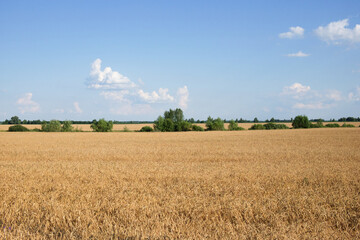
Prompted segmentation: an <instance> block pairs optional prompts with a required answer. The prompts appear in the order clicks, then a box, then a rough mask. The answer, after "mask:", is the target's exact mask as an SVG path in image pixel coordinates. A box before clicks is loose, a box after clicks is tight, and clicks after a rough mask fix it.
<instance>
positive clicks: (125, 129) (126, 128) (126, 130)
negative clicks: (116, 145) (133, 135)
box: [123, 126, 131, 132]
mask: <svg viewBox="0 0 360 240" xmlns="http://www.w3.org/2000/svg"><path fill="white" fill-rule="evenodd" d="M123 132H131V130H130V129H129V128H128V127H127V126H125V127H124V128H123Z"/></svg>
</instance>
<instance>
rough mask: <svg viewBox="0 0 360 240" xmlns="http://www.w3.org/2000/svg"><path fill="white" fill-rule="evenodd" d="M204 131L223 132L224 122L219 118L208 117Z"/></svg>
mask: <svg viewBox="0 0 360 240" xmlns="http://www.w3.org/2000/svg"><path fill="white" fill-rule="evenodd" d="M206 130H209V131H222V130H225V127H224V121H223V120H221V118H217V119H215V120H214V119H212V118H211V117H210V116H209V117H208V119H207V121H206Z"/></svg>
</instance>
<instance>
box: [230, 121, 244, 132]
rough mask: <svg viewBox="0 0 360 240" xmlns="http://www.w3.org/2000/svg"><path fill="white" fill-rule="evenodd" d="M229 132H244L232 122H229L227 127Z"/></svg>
mask: <svg viewBox="0 0 360 240" xmlns="http://www.w3.org/2000/svg"><path fill="white" fill-rule="evenodd" d="M228 129H229V131H239V130H245V129H244V128H242V127H239V125H238V123H237V122H235V121H234V120H230V123H229V126H228Z"/></svg>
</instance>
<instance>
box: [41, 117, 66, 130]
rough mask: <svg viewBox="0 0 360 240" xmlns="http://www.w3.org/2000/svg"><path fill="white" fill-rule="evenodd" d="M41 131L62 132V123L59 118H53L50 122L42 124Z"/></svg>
mask: <svg viewBox="0 0 360 240" xmlns="http://www.w3.org/2000/svg"><path fill="white" fill-rule="evenodd" d="M41 131H43V132H60V131H61V123H60V122H59V121H58V120H51V121H50V122H49V123H47V122H45V121H44V122H43V123H42V124H41Z"/></svg>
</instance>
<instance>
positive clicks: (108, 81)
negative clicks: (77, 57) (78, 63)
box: [88, 58, 136, 89]
mask: <svg viewBox="0 0 360 240" xmlns="http://www.w3.org/2000/svg"><path fill="white" fill-rule="evenodd" d="M88 87H89V88H95V89H126V88H134V87H136V84H135V83H133V82H132V81H130V79H129V78H127V77H125V76H123V75H122V74H120V73H119V72H116V71H113V70H112V69H111V68H110V67H106V68H105V69H104V70H103V71H102V70H101V59H99V58H98V59H96V60H95V61H94V62H93V63H92V65H91V71H90V81H89V85H88Z"/></svg>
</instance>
